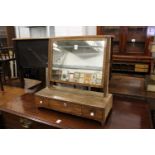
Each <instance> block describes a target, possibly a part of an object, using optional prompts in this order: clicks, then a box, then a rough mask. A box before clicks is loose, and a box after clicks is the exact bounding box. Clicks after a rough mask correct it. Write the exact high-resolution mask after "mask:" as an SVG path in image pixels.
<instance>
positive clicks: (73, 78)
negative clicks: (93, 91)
mask: <svg viewBox="0 0 155 155" xmlns="http://www.w3.org/2000/svg"><path fill="white" fill-rule="evenodd" d="M105 43H106V40H103V39H102V40H91V41H85V40H60V41H54V42H53V64H52V80H61V81H68V82H75V83H82V84H90V85H101V84H102V82H103V81H102V75H103V74H102V70H103V64H104V62H103V61H104V47H105Z"/></svg>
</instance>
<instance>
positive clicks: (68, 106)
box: [49, 100, 81, 115]
mask: <svg viewBox="0 0 155 155" xmlns="http://www.w3.org/2000/svg"><path fill="white" fill-rule="evenodd" d="M49 107H50V108H51V109H53V110H57V111H61V112H66V113H71V114H75V115H81V106H80V105H78V104H74V103H69V102H65V101H64V102H63V101H57V100H50V101H49Z"/></svg>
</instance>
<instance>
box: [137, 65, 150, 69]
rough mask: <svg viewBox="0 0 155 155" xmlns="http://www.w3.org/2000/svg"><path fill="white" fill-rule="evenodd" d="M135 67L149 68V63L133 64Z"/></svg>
mask: <svg viewBox="0 0 155 155" xmlns="http://www.w3.org/2000/svg"><path fill="white" fill-rule="evenodd" d="M135 68H146V69H147V68H149V65H147V64H135Z"/></svg>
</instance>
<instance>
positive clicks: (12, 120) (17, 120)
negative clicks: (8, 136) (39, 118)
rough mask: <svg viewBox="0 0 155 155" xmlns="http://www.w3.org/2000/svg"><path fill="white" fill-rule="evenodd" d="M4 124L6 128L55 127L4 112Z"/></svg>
mask: <svg viewBox="0 0 155 155" xmlns="http://www.w3.org/2000/svg"><path fill="white" fill-rule="evenodd" d="M2 116H3V124H4V128H6V129H49V128H54V127H51V126H48V125H46V124H42V123H39V122H36V121H32V120H30V119H27V118H23V117H20V116H17V115H14V114H10V113H6V112H3V113H2Z"/></svg>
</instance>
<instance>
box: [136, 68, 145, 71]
mask: <svg viewBox="0 0 155 155" xmlns="http://www.w3.org/2000/svg"><path fill="white" fill-rule="evenodd" d="M135 72H148V69H146V68H135Z"/></svg>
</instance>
